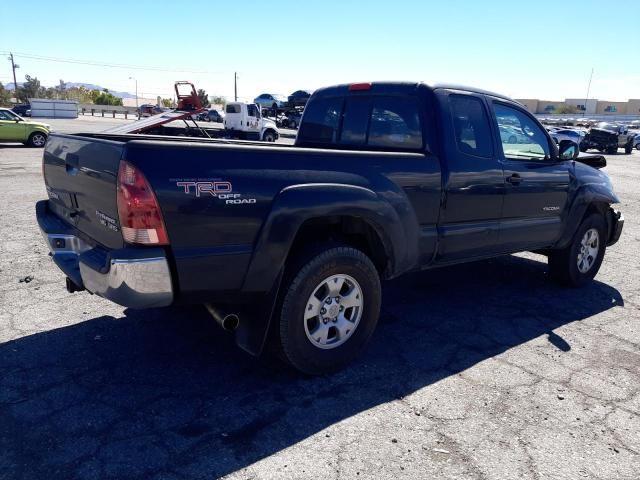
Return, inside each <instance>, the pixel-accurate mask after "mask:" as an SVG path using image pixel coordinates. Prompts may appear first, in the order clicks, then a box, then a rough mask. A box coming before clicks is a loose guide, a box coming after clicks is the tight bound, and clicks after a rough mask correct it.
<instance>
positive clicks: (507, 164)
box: [492, 100, 570, 253]
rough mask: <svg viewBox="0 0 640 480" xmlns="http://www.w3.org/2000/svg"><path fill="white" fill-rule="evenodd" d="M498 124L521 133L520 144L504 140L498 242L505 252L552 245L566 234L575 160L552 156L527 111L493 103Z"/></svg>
mask: <svg viewBox="0 0 640 480" xmlns="http://www.w3.org/2000/svg"><path fill="white" fill-rule="evenodd" d="M492 117H493V118H492V120H493V121H494V122H495V126H496V127H498V128H500V127H502V128H504V127H506V126H508V127H509V128H510V129H511V130H512V131H514V132H517V134H516V135H515V136H516V142H513V139H512V138H511V139H509V138H508V137H507V138H505V137H502V138H501V141H500V147H501V148H500V150H501V151H500V156H501V163H502V168H503V170H504V176H505V181H506V184H505V195H504V206H503V209H502V221H501V223H500V235H499V242H500V248H501V250H502V251H503V252H505V253H506V252H513V251H520V250H531V249H537V248H544V247H547V246H550V245H552V244H553V243H555V241H557V240H558V239H559V238H560V235H561V234H562V226H563V222H562V218H563V217H564V213H565V211H566V208H567V199H568V191H569V181H570V176H569V169H570V162H567V161H560V160H558V159H557V158H556V157H555V155H552V153H551V149H552V148H553V147H552V144H551V142H552V140H551V139H550V137H549V135H548V134H547V133H546V132H545V130H544V129H543V128H542V127H541V126H540V125H539V124H538V122H537V121H535V120H534V119H533V117H532V116H531V115H530V114H529V113H528V112H526V111H525V110H524V109H520V108H518V107H516V106H515V105H513V104H506V103H502V102H500V101H498V100H496V101H493V102H492Z"/></svg>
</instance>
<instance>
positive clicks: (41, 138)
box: [27, 132, 47, 148]
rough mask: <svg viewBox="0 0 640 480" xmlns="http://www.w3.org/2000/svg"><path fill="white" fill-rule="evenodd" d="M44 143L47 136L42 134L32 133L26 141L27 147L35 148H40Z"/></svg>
mask: <svg viewBox="0 0 640 480" xmlns="http://www.w3.org/2000/svg"><path fill="white" fill-rule="evenodd" d="M45 143H47V134H46V133H42V132H33V133H32V134H31V135H29V140H27V145H29V146H30V147H35V148H42V147H44V144H45Z"/></svg>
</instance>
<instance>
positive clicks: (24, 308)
mask: <svg viewBox="0 0 640 480" xmlns="http://www.w3.org/2000/svg"><path fill="white" fill-rule="evenodd" d="M122 121H124V120H108V119H92V120H87V119H79V120H64V121H58V120H55V121H50V123H52V124H53V125H54V129H57V130H59V131H67V132H71V131H86V130H87V129H94V130H97V129H101V128H106V127H105V126H104V125H105V124H106V123H113V122H116V123H117V122H122ZM78 126H80V127H82V128H77V127H78ZM41 156H42V150H37V149H30V148H26V147H23V146H22V145H1V144H0V232H2V235H1V236H0V300H1V305H2V309H0V479H11V480H16V479H33V478H47V479H58V478H59V479H76V478H77V479H93V478H96V479H111V478H113V479H126V478H144V479H211V478H217V477H228V478H238V479H240V478H242V479H246V478H255V479H282V478H327V479H333V478H337V479H353V478H376V479H381V478H390V479H391V478H394V479H395V478H412V479H413V478H437V479H449V478H451V479H453V478H464V479H467V478H469V479H496V480H507V479H583V478H584V479H612V480H613V479H616V480H617V479H638V478H639V473H638V472H640V253H639V250H638V245H639V241H640V220H639V218H640V188H639V185H640V152H637V151H635V152H634V153H633V154H632V155H630V156H629V155H622V154H618V155H611V156H607V160H608V163H609V164H608V166H607V168H606V171H607V172H608V173H609V174H610V175H611V177H612V181H613V183H614V186H615V189H616V192H617V193H618V195H619V197H620V199H621V204H620V206H619V208H620V209H621V210H622V211H623V212H624V214H625V217H626V223H625V228H624V231H623V234H622V238H621V240H620V242H619V243H618V244H616V245H615V246H613V247H612V248H610V249H608V251H607V254H606V257H605V260H604V263H603V266H602V269H601V270H600V273H599V275H598V276H597V277H596V281H595V282H594V283H593V284H591V285H589V286H588V287H586V288H584V289H570V290H567V289H562V288H560V287H558V286H556V285H555V284H554V283H552V282H550V281H549V278H548V275H547V268H546V267H547V266H546V259H545V258H544V257H541V256H538V255H534V254H520V255H513V256H507V257H502V258H498V259H494V260H490V261H484V262H478V263H473V264H469V265H461V266H457V267H451V268H446V269H438V270H432V271H426V272H422V273H417V274H411V275H408V276H405V277H402V278H400V279H397V280H394V281H390V282H386V283H385V285H384V303H383V312H382V317H381V321H380V324H379V327H378V329H377V331H376V333H375V334H374V338H373V341H372V344H371V346H370V347H369V348H368V350H367V352H366V354H365V355H364V356H363V357H362V358H361V359H360V360H359V361H357V362H356V363H355V364H353V365H352V366H351V367H350V368H348V369H346V370H344V371H342V372H340V373H338V374H336V375H333V376H330V377H321V378H306V377H302V376H300V375H297V374H295V373H293V372H291V371H289V370H287V369H285V368H283V367H282V365H281V364H280V363H278V362H277V361H275V360H271V359H264V358H261V359H254V358H252V357H250V356H248V355H246V354H245V353H243V352H242V351H240V350H239V349H238V348H237V347H236V346H235V344H234V342H233V339H232V338H231V336H229V335H228V334H226V333H225V332H223V331H222V330H221V329H220V328H219V327H217V326H216V324H215V322H214V321H212V319H211V318H210V317H209V316H208V314H207V313H206V312H205V311H204V309H202V308H199V307H191V308H166V309H156V310H148V311H136V310H131V309H123V308H121V307H118V306H117V305H114V304H112V303H110V302H107V301H105V300H103V299H100V298H99V297H96V296H91V295H89V294H87V293H76V294H73V295H71V294H68V293H67V292H66V290H65V288H64V278H63V275H62V273H61V272H60V271H59V270H58V269H57V268H56V267H55V266H54V265H53V263H52V262H51V260H50V259H49V258H48V257H47V255H46V254H47V249H46V247H45V244H44V242H43V240H42V238H41V237H40V234H39V232H38V228H37V225H36V220H35V215H34V204H35V202H36V201H37V200H39V199H42V198H45V196H46V193H45V189H44V185H43V182H42V178H41Z"/></svg>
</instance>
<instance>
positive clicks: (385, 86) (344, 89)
mask: <svg viewBox="0 0 640 480" xmlns="http://www.w3.org/2000/svg"><path fill="white" fill-rule="evenodd" d="M351 85H366V83H364V84H358V83H343V84H339V85H332V86H329V87H324V88H319V89H318V90H316V91H315V93H314V95H319V96H325V95H327V96H331V95H344V94H347V93H349V91H350V90H349V87H350V86H351ZM369 85H371V87H370V88H367V89H366V90H368V91H369V92H371V93H376V94H385V93H410V92H415V91H416V90H420V89H425V90H431V91H435V90H439V89H443V90H458V91H463V92H470V93H479V94H482V95H491V96H492V97H496V98H501V99H503V100H507V101H509V102H514V103H518V102H516V101H515V100H514V99H512V98H509V97H507V96H506V95H501V94H499V93H495V92H491V91H489V90H483V89H481V88H474V87H468V86H465V85H457V84H449V83H437V84H435V85H427V84H426V83H423V82H370V83H369ZM363 90H364V89H363Z"/></svg>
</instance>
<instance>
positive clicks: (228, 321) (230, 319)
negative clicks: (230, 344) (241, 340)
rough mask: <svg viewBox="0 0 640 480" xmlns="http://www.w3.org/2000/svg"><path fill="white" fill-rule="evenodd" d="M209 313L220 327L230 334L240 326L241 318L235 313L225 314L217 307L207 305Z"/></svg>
mask: <svg viewBox="0 0 640 480" xmlns="http://www.w3.org/2000/svg"><path fill="white" fill-rule="evenodd" d="M205 307H207V311H208V312H209V313H210V314H211V316H212V317H213V319H214V320H215V321H216V323H217V324H218V325H220V326H221V327H222V328H223V329H224V330H226V331H228V332H233V331H234V330H235V329H236V328H238V326H239V325H240V317H238V315H236V314H235V313H223V312H221V311H220V310H218V309H217V308H216V307H214V306H213V305H210V304H208V303H207V304H206V305H205Z"/></svg>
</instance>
